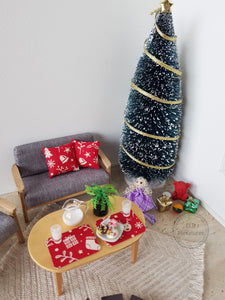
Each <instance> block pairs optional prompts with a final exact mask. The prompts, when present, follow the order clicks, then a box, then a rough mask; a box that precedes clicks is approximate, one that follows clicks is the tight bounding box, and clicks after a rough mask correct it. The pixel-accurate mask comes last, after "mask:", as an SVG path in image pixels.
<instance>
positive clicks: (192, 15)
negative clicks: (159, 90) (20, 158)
mask: <svg viewBox="0 0 225 300" xmlns="http://www.w3.org/2000/svg"><path fill="white" fill-rule="evenodd" d="M159 3H160V1H156V0H154V1H149V0H142V1H137V0H123V1H121V0H107V1H105V0H95V1H93V0H86V1H77V0H67V1H61V0H52V1H51V0H39V1H30V0H20V1H17V0H12V1H1V2H0V41H1V50H0V70H1V71H0V99H1V100H0V101H1V118H0V141H1V147H0V182H1V185H0V194H1V193H6V192H11V191H14V190H15V185H14V182H13V180H12V176H11V171H10V168H11V165H12V164H13V154H12V150H13V147H14V146H15V145H18V144H23V143H27V142H32V141H36V140H41V139H45V138H51V137H56V136H63V135H67V134H68V135H69V134H73V133H75V132H83V131H92V132H94V133H96V137H98V138H99V139H100V142H101V145H102V148H103V150H104V151H105V152H106V154H107V155H108V156H109V157H110V159H111V160H112V161H113V163H117V154H118V145H119V137H120V134H121V128H122V115H123V110H124V107H125V105H126V102H127V98H128V94H129V90H130V79H131V77H132V75H133V73H134V71H135V68H136V64H137V61H138V59H139V57H140V55H141V53H142V49H143V48H142V47H143V41H144V40H145V38H146V37H147V36H148V34H149V33H150V30H151V28H152V25H153V17H151V16H149V15H148V13H149V12H151V11H152V10H153V9H155V8H157V6H158V5H159ZM215 7H217V9H216V10H215V11H213V9H214V8H215ZM224 8H225V4H224V3H223V2H222V1H220V2H219V1H216V2H215V3H214V5H213V7H212V5H210V4H207V3H206V2H203V1H197V2H196V1H194V0H189V1H176V2H175V5H174V6H173V17H174V25H175V30H176V33H177V35H178V49H179V53H180V59H181V64H182V68H183V73H184V76H183V85H184V116H183V136H182V139H181V148H180V152H179V160H178V162H177V168H176V178H177V179H179V180H186V181H188V182H190V183H191V190H192V192H193V193H194V194H195V195H196V197H199V199H201V200H202V201H203V204H204V205H206V206H207V208H209V210H210V211H211V212H213V213H214V215H215V216H216V217H217V218H218V219H219V220H220V221H221V222H222V223H224V224H225V221H224V220H225V202H224V198H225V196H224V191H223V189H224V188H223V186H224V183H225V176H224V175H223V174H222V173H221V172H220V171H219V170H220V167H221V162H222V158H223V156H224V152H225V146H224V139H223V128H224V127H225V120H224V118H223V115H224V110H225V103H224V82H223V81H224V70H225V68H224V67H225V66H224V64H225V61H224V60H223V57H224V55H223V54H224V53H225V44H224V43H223V41H224V33H223V29H224V27H225V19H224Z"/></svg>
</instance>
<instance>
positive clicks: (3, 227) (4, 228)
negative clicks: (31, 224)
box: [0, 212, 17, 244]
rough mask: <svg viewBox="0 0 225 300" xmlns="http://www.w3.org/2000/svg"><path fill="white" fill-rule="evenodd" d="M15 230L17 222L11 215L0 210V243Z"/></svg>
mask: <svg viewBox="0 0 225 300" xmlns="http://www.w3.org/2000/svg"><path fill="white" fill-rule="evenodd" d="M15 232H17V224H16V221H15V220H14V218H13V217H11V216H8V215H6V214H4V213H2V212H0V244H2V243H3V242H4V241H6V240H7V239H8V238H9V237H10V236H11V235H12V234H14V233H15Z"/></svg>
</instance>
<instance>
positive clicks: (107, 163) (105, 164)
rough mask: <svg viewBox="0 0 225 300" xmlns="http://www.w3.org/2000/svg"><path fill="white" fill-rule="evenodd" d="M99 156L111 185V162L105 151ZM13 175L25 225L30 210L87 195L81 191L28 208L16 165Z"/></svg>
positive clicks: (99, 153) (13, 167)
mask: <svg viewBox="0 0 225 300" xmlns="http://www.w3.org/2000/svg"><path fill="white" fill-rule="evenodd" d="M98 155H99V164H100V165H101V167H102V168H103V169H104V170H105V171H106V173H107V174H108V176H109V183H111V162H110V160H109V159H108V158H107V156H106V155H105V154H104V153H103V151H102V150H101V149H99V152H98ZM12 175H13V178H14V181H15V184H16V187H17V191H18V194H19V196H20V200H21V205H22V209H23V216H24V221H25V223H27V222H29V219H28V214H27V211H28V210H30V209H32V208H35V207H39V206H43V205H45V204H50V203H54V202H58V201H61V200H66V199H68V198H72V197H76V196H79V195H82V194H85V191H80V192H77V193H75V194H71V195H67V196H65V197H61V198H58V199H55V200H52V201H49V202H45V203H43V204H39V205H36V206H32V207H28V206H27V205H26V201H25V187H24V184H23V179H22V177H21V175H20V171H19V169H18V167H17V165H16V164H14V165H13V166H12Z"/></svg>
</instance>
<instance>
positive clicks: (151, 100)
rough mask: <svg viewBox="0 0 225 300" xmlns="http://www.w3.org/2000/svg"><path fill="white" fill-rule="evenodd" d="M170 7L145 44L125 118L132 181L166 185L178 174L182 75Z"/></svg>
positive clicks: (158, 15)
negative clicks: (161, 182)
mask: <svg viewBox="0 0 225 300" xmlns="http://www.w3.org/2000/svg"><path fill="white" fill-rule="evenodd" d="M171 5H172V4H171V3H170V2H169V1H168V0H165V1H164V2H162V3H161V6H160V8H159V9H158V10H156V11H154V12H153V13H155V26H154V28H153V29H152V32H151V34H150V36H149V38H148V39H147V40H146V41H145V43H144V53H143V55H142V56H141V58H140V60H139V62H138V65H137V68H136V71H135V74H134V77H133V79H132V81H131V90H130V95H129V99H128V103H127V106H126V109H125V114H124V126H123V131H122V136H121V146H120V153H119V160H120V165H121V168H122V170H123V172H124V173H125V174H126V175H127V176H128V177H135V178H136V177H139V176H142V177H144V178H146V179H147V180H148V181H150V182H152V181H164V180H165V179H166V178H167V177H169V176H170V175H171V173H172V171H173V169H174V165H175V160H176V156H177V151H178V140H179V135H180V123H181V102H182V100H181V74H182V73H181V71H180V70H179V62H178V55H177V48H176V36H175V34H174V27H173V20H172V14H171V11H170V7H171Z"/></svg>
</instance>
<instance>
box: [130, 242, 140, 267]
mask: <svg viewBox="0 0 225 300" xmlns="http://www.w3.org/2000/svg"><path fill="white" fill-rule="evenodd" d="M138 244H139V240H137V241H136V242H134V243H133V244H132V245H131V251H132V263H133V264H134V263H135V262H136V260H137V253H138Z"/></svg>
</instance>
